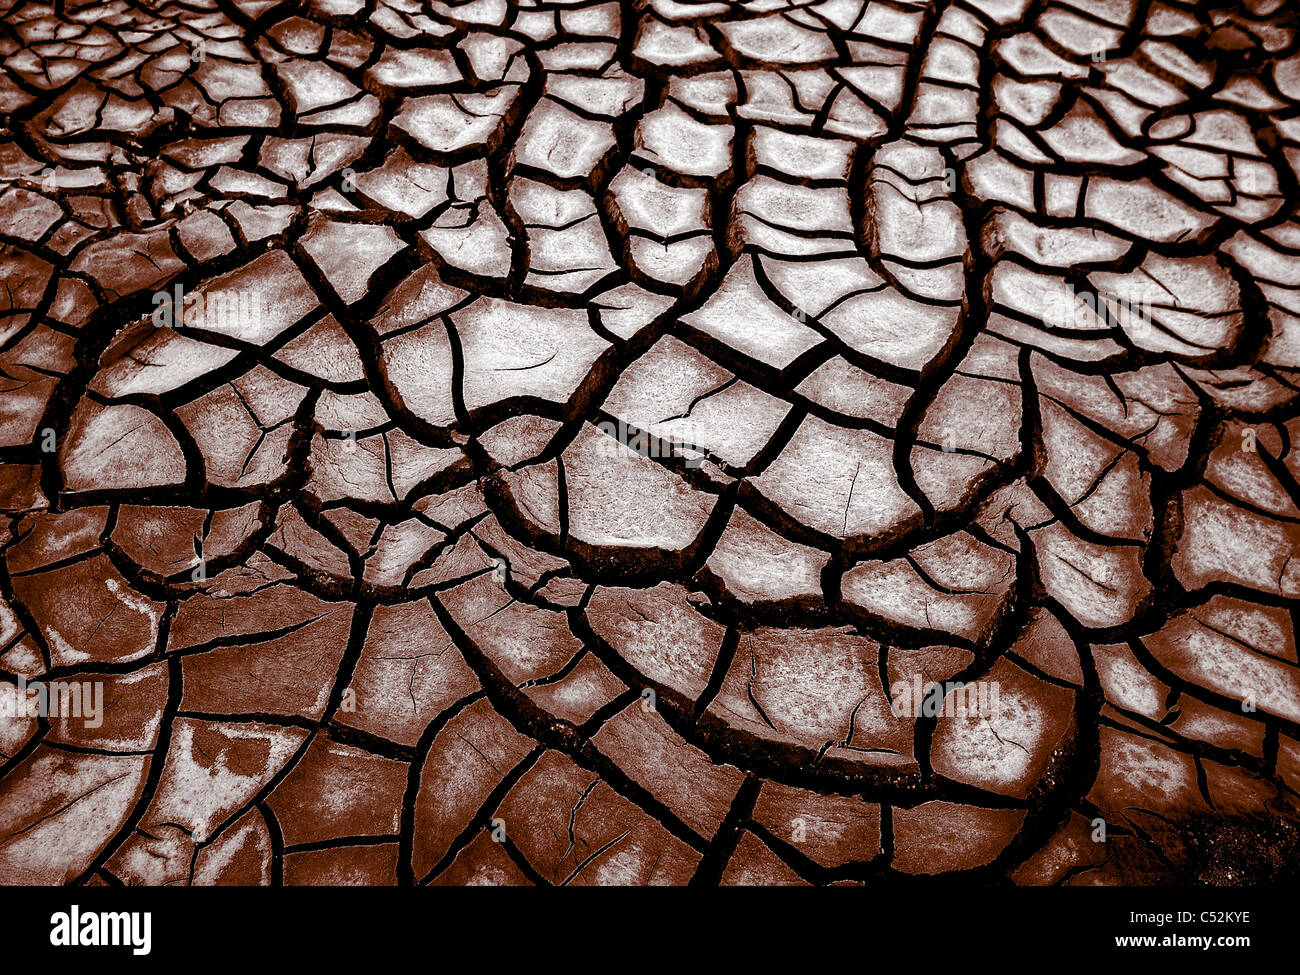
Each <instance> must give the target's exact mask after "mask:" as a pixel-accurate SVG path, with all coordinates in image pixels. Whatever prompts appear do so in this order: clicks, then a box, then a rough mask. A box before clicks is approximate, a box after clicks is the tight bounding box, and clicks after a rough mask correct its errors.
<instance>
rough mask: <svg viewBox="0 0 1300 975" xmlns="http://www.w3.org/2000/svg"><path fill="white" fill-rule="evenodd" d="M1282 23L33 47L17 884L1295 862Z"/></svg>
mask: <svg viewBox="0 0 1300 975" xmlns="http://www.w3.org/2000/svg"><path fill="white" fill-rule="evenodd" d="M1288 6H1289V5H1287V4H1284V3H1283V2H1281V0H1253V2H1242V3H1236V4H1219V5H1215V4H1202V5H1201V6H1200V7H1199V8H1194V7H1193V6H1192V5H1191V4H1188V3H1182V2H1178V0H1053V2H1046V3H1045V2H1039V0H1033V2H1030V0H951V2H940V3H919V2H906V0H893V2H881V0H870V2H863V0H819V2H808V3H787V2H783V0H764V2H758V3H750V4H740V3H724V2H676V0H645V2H637V3H627V4H622V5H620V4H616V3H589V2H575V3H565V2H544V0H539V2H537V3H533V4H515V3H506V2H504V0H472V2H466V3H444V2H439V0H301V2H282V0H209V2H204V0H194V2H192V3H171V2H150V3H138V2H128V0H108V2H102V3H77V2H72V0H65V2H56V3H55V4H54V5H53V6H50V5H47V4H42V3H32V2H4V3H3V24H4V30H3V34H2V35H0V111H2V112H3V122H4V126H3V136H2V138H0V176H2V177H3V183H2V184H0V236H2V237H3V246H2V247H0V262H3V265H4V276H5V282H6V285H5V287H6V298H5V299H4V300H5V301H7V308H6V309H5V311H4V314H3V318H0V697H3V698H5V699H6V700H8V702H9V703H10V704H14V703H16V702H21V700H23V698H21V691H20V688H21V687H23V686H24V682H37V683H39V682H46V683H47V684H48V683H49V682H54V681H62V682H85V683H86V684H87V685H94V684H98V685H101V686H102V688H103V708H102V720H101V721H99V722H92V721H88V720H85V719H84V716H83V718H82V719H78V718H77V717H76V716H75V715H69V714H68V713H67V712H66V710H65V711H64V712H62V713H59V714H53V713H49V714H44V715H31V714H30V713H29V712H27V711H26V710H24V709H23V708H21V707H11V708H9V709H8V716H7V717H4V718H0V879H2V880H4V881H6V882H9V883H28V884H57V883H79V884H119V883H120V884H186V883H191V884H322V883H359V884H392V883H401V884H467V883H504V884H527V883H533V884H565V883H575V884H686V883H704V884H715V883H722V884H786V883H790V884H798V883H815V884H825V883H836V882H843V883H866V884H884V883H902V882H909V881H920V880H923V879H926V878H931V879H933V878H942V879H960V880H965V881H971V882H976V883H981V884H991V883H1007V882H1013V883H1020V884H1032V885H1049V884H1115V883H1140V884H1165V883H1268V882H1270V881H1274V880H1277V879H1279V878H1281V877H1283V876H1284V875H1285V874H1286V873H1287V872H1288V871H1294V869H1295V864H1296V863H1297V862H1300V813H1297V808H1298V802H1300V799H1298V797H1297V790H1300V665H1298V662H1297V655H1296V654H1297V651H1296V642H1295V638H1294V629H1295V627H1294V623H1295V609H1296V605H1297V602H1296V597H1297V595H1300V559H1298V558H1297V547H1298V546H1300V530H1298V526H1300V509H1298V508H1297V502H1298V501H1300V489H1298V488H1297V478H1300V448H1298V447H1297V446H1296V444H1295V439H1296V436H1297V434H1300V421H1298V420H1297V409H1296V396H1297V390H1298V389H1300V260H1297V256H1298V255H1300V222H1298V221H1297V218H1296V207H1297V203H1300V186H1298V184H1297V172H1300V113H1298V112H1297V105H1298V104H1300V53H1297V51H1300V38H1298V36H1297V29H1298V28H1300V23H1298V22H1297V21H1298V18H1297V15H1296V12H1295V8H1294V7H1293V6H1291V7H1289V9H1288ZM1098 296H1100V297H1098ZM178 299H179V300H178ZM1131 307H1137V308H1139V309H1140V310H1141V314H1126V311H1127V310H1129V309H1130V308H1131ZM930 681H954V682H974V684H975V686H985V687H995V688H996V689H997V691H998V694H997V696H996V701H995V702H994V703H992V704H990V706H988V707H986V708H983V709H980V710H978V711H977V712H976V713H965V712H961V711H956V712H954V713H946V712H941V713H934V711H933V709H926V708H921V709H919V713H918V710H917V709H913V710H911V711H909V710H908V709H907V708H902V709H901V713H900V709H898V708H892V707H891V695H892V693H893V690H892V689H894V688H896V687H898V686H903V687H907V686H920V685H921V684H922V683H928V682H930ZM949 690H950V697H951V696H953V695H956V694H958V693H959V691H958V690H956V689H955V688H951V687H950V688H949ZM932 703H933V701H932ZM950 710H951V709H950Z"/></svg>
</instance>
